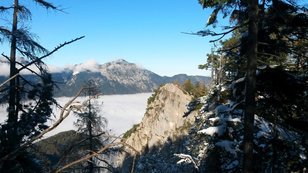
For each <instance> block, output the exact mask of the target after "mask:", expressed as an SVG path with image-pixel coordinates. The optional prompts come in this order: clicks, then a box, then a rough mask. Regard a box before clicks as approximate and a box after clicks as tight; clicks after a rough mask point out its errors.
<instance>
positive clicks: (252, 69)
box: [243, 0, 258, 173]
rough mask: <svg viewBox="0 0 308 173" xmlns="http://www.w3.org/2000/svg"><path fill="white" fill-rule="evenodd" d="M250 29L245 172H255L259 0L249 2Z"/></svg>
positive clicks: (245, 122)
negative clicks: (254, 144)
mask: <svg viewBox="0 0 308 173" xmlns="http://www.w3.org/2000/svg"><path fill="white" fill-rule="evenodd" d="M247 3H248V10H249V12H248V13H249V14H248V15H249V28H248V43H247V44H248V50H247V54H246V56H247V69H246V70H247V71H246V94H245V117H244V141H243V142H244V160H243V171H244V172H245V173H252V172H254V169H253V164H254V160H253V129H254V114H255V106H256V103H255V92H256V66H257V38H258V0H248V1H247Z"/></svg>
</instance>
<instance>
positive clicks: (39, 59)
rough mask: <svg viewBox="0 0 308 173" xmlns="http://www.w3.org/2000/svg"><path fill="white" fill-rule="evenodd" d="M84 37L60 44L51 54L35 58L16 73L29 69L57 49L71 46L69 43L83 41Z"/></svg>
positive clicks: (50, 53)
mask: <svg viewBox="0 0 308 173" xmlns="http://www.w3.org/2000/svg"><path fill="white" fill-rule="evenodd" d="M84 37H85V36H82V37H78V38H76V39H73V40H71V41H68V42H64V43H63V44H60V45H59V46H57V47H56V48H55V49H54V50H52V51H51V52H49V53H47V54H46V55H44V56H42V57H40V58H37V59H35V60H33V61H31V62H30V63H28V64H26V65H25V66H23V67H22V68H20V69H18V72H20V71H21V70H23V69H25V68H27V67H29V66H30V65H32V64H34V63H37V62H39V61H41V60H42V59H44V58H46V57H48V56H50V55H52V54H53V53H55V52H57V51H58V50H59V49H61V48H62V47H64V46H66V45H68V44H71V43H73V42H75V41H78V40H80V39H83V38H84Z"/></svg>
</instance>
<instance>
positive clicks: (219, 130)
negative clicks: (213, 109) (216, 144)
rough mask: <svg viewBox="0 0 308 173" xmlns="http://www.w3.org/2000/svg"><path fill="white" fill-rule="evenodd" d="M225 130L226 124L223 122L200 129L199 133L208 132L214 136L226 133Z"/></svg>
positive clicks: (207, 133)
mask: <svg viewBox="0 0 308 173" xmlns="http://www.w3.org/2000/svg"><path fill="white" fill-rule="evenodd" d="M225 131H226V126H225V125H224V124H223V125H220V126H215V127H208V128H206V129H203V130H199V131H198V132H197V133H198V134H206V135H210V136H214V135H218V136H222V135H223V134H224V133H225Z"/></svg>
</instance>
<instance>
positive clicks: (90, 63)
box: [72, 59, 99, 73]
mask: <svg viewBox="0 0 308 173" xmlns="http://www.w3.org/2000/svg"><path fill="white" fill-rule="evenodd" d="M72 70H73V71H74V73H79V72H82V71H87V70H89V71H91V72H99V64H98V63H97V62H96V61H95V60H93V59H89V60H87V61H85V62H84V63H82V64H77V65H75V66H73V69H72Z"/></svg>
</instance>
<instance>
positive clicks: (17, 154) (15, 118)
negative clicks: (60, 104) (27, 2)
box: [0, 0, 78, 173]
mask: <svg viewBox="0 0 308 173" xmlns="http://www.w3.org/2000/svg"><path fill="white" fill-rule="evenodd" d="M33 3H36V4H38V5H40V6H42V7H44V8H46V9H53V10H57V7H55V6H54V5H53V4H51V3H49V2H47V1H45V0H33ZM12 4H13V5H12V6H4V5H3V6H2V5H1V6H0V11H6V12H12V19H11V20H12V26H11V27H10V26H9V27H6V26H1V27H0V34H1V38H3V39H2V40H1V41H5V40H8V42H9V44H10V54H9V56H6V55H5V54H4V53H3V54H2V55H3V57H4V58H6V59H7V62H8V64H9V66H10V74H9V79H8V80H7V81H8V83H9V84H8V85H6V83H3V84H2V86H4V89H3V90H2V91H1V93H0V97H1V98H0V100H8V116H7V121H6V122H4V123H3V124H1V126H0V134H1V135H0V172H7V173H10V172H43V168H42V167H41V165H40V163H39V162H38V161H35V159H34V158H33V156H32V155H31V153H29V152H28V151H27V150H26V149H25V148H22V147H21V146H23V147H24V146H26V145H23V144H25V143H27V142H29V141H31V139H32V138H34V137H36V136H38V135H39V134H40V133H41V132H42V131H43V130H45V129H47V128H48V126H47V125H45V123H46V122H47V120H48V119H49V117H50V116H51V114H52V109H51V105H53V104H54V103H56V102H55V100H54V99H53V95H52V92H53V88H54V82H53V81H52V78H51V75H50V74H49V73H48V72H47V69H46V66H45V64H44V63H43V61H42V59H43V58H45V57H47V56H49V55H51V54H52V53H54V52H55V51H57V50H59V49H60V48H62V47H63V46H65V45H67V44H69V43H71V42H73V41H70V42H66V43H64V44H62V45H60V46H58V47H57V48H55V49H54V50H53V51H51V52H49V51H47V49H45V48H44V47H43V46H41V45H40V44H39V43H38V42H36V41H35V40H34V39H33V38H32V36H31V35H32V34H31V33H30V32H29V31H28V30H27V29H25V28H23V26H19V22H20V21H21V20H25V19H29V18H30V17H31V12H30V10H29V9H28V8H27V7H25V6H24V5H22V3H21V2H20V0H14V1H13V3H12ZM8 28H11V29H8ZM76 40H78V39H76ZM76 40H74V41H76ZM19 59H21V61H19ZM31 65H32V66H35V67H36V68H37V69H38V72H36V71H34V70H32V69H31V68H29V67H30V66H31ZM24 70H28V71H30V72H31V73H32V74H33V76H34V77H33V79H31V78H28V77H27V76H25V75H21V74H20V72H21V71H24Z"/></svg>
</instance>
